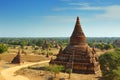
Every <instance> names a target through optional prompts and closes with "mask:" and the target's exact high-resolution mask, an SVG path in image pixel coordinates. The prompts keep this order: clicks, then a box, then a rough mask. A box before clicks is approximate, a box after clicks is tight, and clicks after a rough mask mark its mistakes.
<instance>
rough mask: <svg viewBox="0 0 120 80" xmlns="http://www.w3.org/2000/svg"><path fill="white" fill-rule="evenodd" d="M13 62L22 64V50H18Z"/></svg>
mask: <svg viewBox="0 0 120 80" xmlns="http://www.w3.org/2000/svg"><path fill="white" fill-rule="evenodd" d="M11 63H13V64H20V63H21V53H20V50H19V51H18V53H17V55H16V56H15V57H14V58H13V60H12V61H11Z"/></svg>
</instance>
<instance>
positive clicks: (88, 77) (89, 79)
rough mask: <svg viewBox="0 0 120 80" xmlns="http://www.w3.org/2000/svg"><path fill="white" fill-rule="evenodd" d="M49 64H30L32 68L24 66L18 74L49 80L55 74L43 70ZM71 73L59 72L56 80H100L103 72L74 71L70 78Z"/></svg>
mask: <svg viewBox="0 0 120 80" xmlns="http://www.w3.org/2000/svg"><path fill="white" fill-rule="evenodd" d="M48 65H49V64H48V63H46V64H40V65H34V66H30V68H22V69H21V70H18V71H17V72H16V74H17V75H23V76H26V77H28V78H29V79H30V80H47V79H46V78H48V77H49V76H54V74H53V73H50V72H49V71H45V70H42V69H41V68H43V67H44V66H48ZM68 77H69V74H67V73H62V72H60V73H59V74H57V78H55V79H54V80H59V79H60V78H65V80H100V77H101V74H77V73H72V74H71V79H68Z"/></svg>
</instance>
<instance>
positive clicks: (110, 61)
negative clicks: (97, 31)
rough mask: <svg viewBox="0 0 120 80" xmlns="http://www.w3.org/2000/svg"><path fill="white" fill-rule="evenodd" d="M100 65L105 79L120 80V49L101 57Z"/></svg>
mask: <svg viewBox="0 0 120 80" xmlns="http://www.w3.org/2000/svg"><path fill="white" fill-rule="evenodd" d="M99 62H100V67H101V71H102V74H103V77H104V78H105V80H120V79H117V78H118V77H120V74H118V73H119V72H120V68H119V67H120V51H119V50H115V51H114V52H106V53H105V54H103V55H101V56H100V57H99Z"/></svg>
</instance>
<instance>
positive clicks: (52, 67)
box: [45, 65, 64, 77]
mask: <svg viewBox="0 0 120 80" xmlns="http://www.w3.org/2000/svg"><path fill="white" fill-rule="evenodd" d="M45 68H46V70H48V71H50V72H51V73H54V77H56V74H58V73H59V72H60V71H62V70H64V67H63V66H62V65H49V66H46V67H45Z"/></svg>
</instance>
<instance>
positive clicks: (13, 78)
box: [1, 60, 49, 80]
mask: <svg viewBox="0 0 120 80" xmlns="http://www.w3.org/2000/svg"><path fill="white" fill-rule="evenodd" d="M46 62H49V60H47V61H41V62H35V63H25V64H22V65H19V66H15V67H11V68H7V69H4V70H2V71H1V75H2V76H3V78H4V79H5V80H29V79H28V78H27V77H24V76H21V75H15V74H14V72H16V71H17V70H19V69H21V68H23V67H28V66H31V65H35V64H41V63H46Z"/></svg>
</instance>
